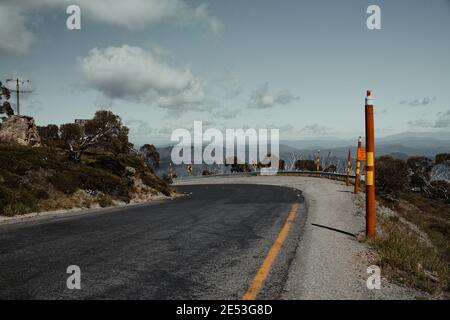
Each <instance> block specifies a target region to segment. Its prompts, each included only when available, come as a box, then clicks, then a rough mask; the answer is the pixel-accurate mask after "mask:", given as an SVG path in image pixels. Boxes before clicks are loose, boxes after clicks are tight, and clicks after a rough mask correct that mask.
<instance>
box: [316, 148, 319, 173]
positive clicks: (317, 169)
mask: <svg viewBox="0 0 450 320" xmlns="http://www.w3.org/2000/svg"><path fill="white" fill-rule="evenodd" d="M316 171H320V150H317V156H316Z"/></svg>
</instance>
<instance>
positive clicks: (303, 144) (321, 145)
mask: <svg viewBox="0 0 450 320" xmlns="http://www.w3.org/2000/svg"><path fill="white" fill-rule="evenodd" d="M363 145H364V137H363ZM356 146H357V141H356V140H340V139H329V140H325V139H323V140H321V139H317V140H283V141H280V158H281V159H283V160H285V161H286V163H287V164H288V165H289V164H292V162H293V161H295V160H296V159H314V158H315V155H316V153H317V150H319V149H320V152H321V158H322V161H324V162H325V165H326V164H330V163H333V164H335V165H337V167H338V169H339V167H340V166H342V169H344V166H345V163H346V159H347V156H348V150H349V148H350V150H351V152H352V155H353V156H354V154H355V152H356ZM172 147H173V145H165V146H162V147H159V148H158V150H159V152H160V157H161V168H160V172H167V171H168V166H169V162H170V153H171V150H172ZM247 150H248V148H247ZM439 153H450V132H441V133H413V132H405V133H401V134H395V135H391V136H387V137H383V138H379V139H376V142H375V154H376V156H382V155H391V156H393V157H394V158H400V159H407V158H408V157H411V156H426V157H429V158H432V159H434V156H435V155H436V154H439ZM225 154H226V153H225V150H224V155H225ZM205 169H208V170H211V169H214V170H215V171H217V172H227V170H229V168H226V167H225V166H213V168H212V167H211V166H207V165H195V166H194V171H195V172H197V174H199V173H200V174H201V171H203V170H205ZM173 170H174V172H175V173H177V175H179V176H180V175H185V170H184V166H180V167H179V168H178V167H177V166H174V168H173Z"/></svg>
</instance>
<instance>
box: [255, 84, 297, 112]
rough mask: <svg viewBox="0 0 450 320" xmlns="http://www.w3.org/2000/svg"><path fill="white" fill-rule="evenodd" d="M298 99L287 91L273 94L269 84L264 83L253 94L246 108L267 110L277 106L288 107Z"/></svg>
mask: <svg viewBox="0 0 450 320" xmlns="http://www.w3.org/2000/svg"><path fill="white" fill-rule="evenodd" d="M298 99H300V98H299V97H295V96H294V95H292V94H291V93H290V92H289V91H288V90H284V91H279V92H277V93H273V92H272V90H271V88H270V86H269V83H268V82H266V83H264V84H263V85H262V86H261V87H259V88H258V89H256V90H255V92H253V94H252V95H251V97H250V102H249V104H248V106H249V108H255V109H268V108H272V107H275V106H279V105H288V104H290V103H291V102H292V101H294V100H298Z"/></svg>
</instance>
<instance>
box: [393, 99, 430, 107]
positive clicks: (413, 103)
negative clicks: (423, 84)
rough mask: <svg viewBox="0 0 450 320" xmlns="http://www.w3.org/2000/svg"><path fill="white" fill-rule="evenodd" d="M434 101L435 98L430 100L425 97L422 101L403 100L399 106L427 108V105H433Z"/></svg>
mask: <svg viewBox="0 0 450 320" xmlns="http://www.w3.org/2000/svg"><path fill="white" fill-rule="evenodd" d="M436 100H437V99H436V97H432V98H430V97H425V98H423V99H414V100H411V101H408V100H403V101H401V102H400V104H406V105H409V106H411V107H423V106H427V105H430V104H433V103H434V102H435V101H436Z"/></svg>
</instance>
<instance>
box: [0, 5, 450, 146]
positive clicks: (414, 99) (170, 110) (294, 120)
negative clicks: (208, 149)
mask: <svg viewBox="0 0 450 320" xmlns="http://www.w3.org/2000/svg"><path fill="white" fill-rule="evenodd" d="M71 4H77V5H78V6H79V7H80V9H81V29H80V30H69V29H68V28H67V26H66V20H67V19H68V17H69V14H67V13H66V9H67V7H68V6H69V5H71ZM370 5H378V6H379V7H380V9H381V30H369V29H368V28H367V25H366V20H367V18H368V17H369V14H368V13H367V12H366V10H367V8H368V7H369V6H370ZM16 77H20V78H22V79H27V80H30V81H31V82H30V84H26V85H24V89H28V90H32V91H33V92H32V93H24V94H23V95H22V96H21V98H22V99H21V113H22V114H27V115H30V116H33V117H34V118H35V120H36V122H37V124H38V125H46V124H51V123H54V124H62V123H67V122H73V120H74V119H75V118H81V119H85V118H92V116H93V115H94V113H95V111H96V110H100V109H108V110H112V111H113V112H114V113H116V114H118V115H120V117H121V118H122V121H123V123H124V124H125V125H127V126H128V127H129V128H130V137H131V140H132V142H134V143H136V144H143V143H154V144H163V143H166V142H169V141H170V136H171V133H172V131H173V130H174V129H176V128H186V129H191V128H192V127H193V123H194V121H203V126H204V128H208V127H214V128H217V129H220V130H224V129H225V128H230V129H237V128H255V129H258V128H266V129H274V128H275V129H280V136H281V139H282V140H301V139H330V138H333V139H334V138H342V139H351V138H355V139H356V137H357V136H359V135H363V134H364V98H365V92H366V90H367V89H371V90H372V91H373V96H374V98H375V100H374V101H375V110H376V111H375V112H376V114H375V129H376V135H377V136H379V137H383V136H387V135H391V134H396V133H401V132H406V131H410V132H441V131H442V132H447V133H448V132H449V131H450V1H449V0H431V1H418V0H395V1H393V0H391V1H382V0H372V1H366V0H340V1H336V0H314V1H313V0H308V1H300V0H279V1H275V0H226V1H225V0H210V1H206V0H199V1H197V0H196V1H194V0H192V1H188V0H164V1H163V0H159V1H158V0H128V1H121V0H97V1H90V0H78V1H75V0H71V1H66V0H41V1H33V0H0V80H3V81H4V80H5V79H8V78H16ZM11 100H12V102H14V101H15V96H13V98H12V99H11Z"/></svg>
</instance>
